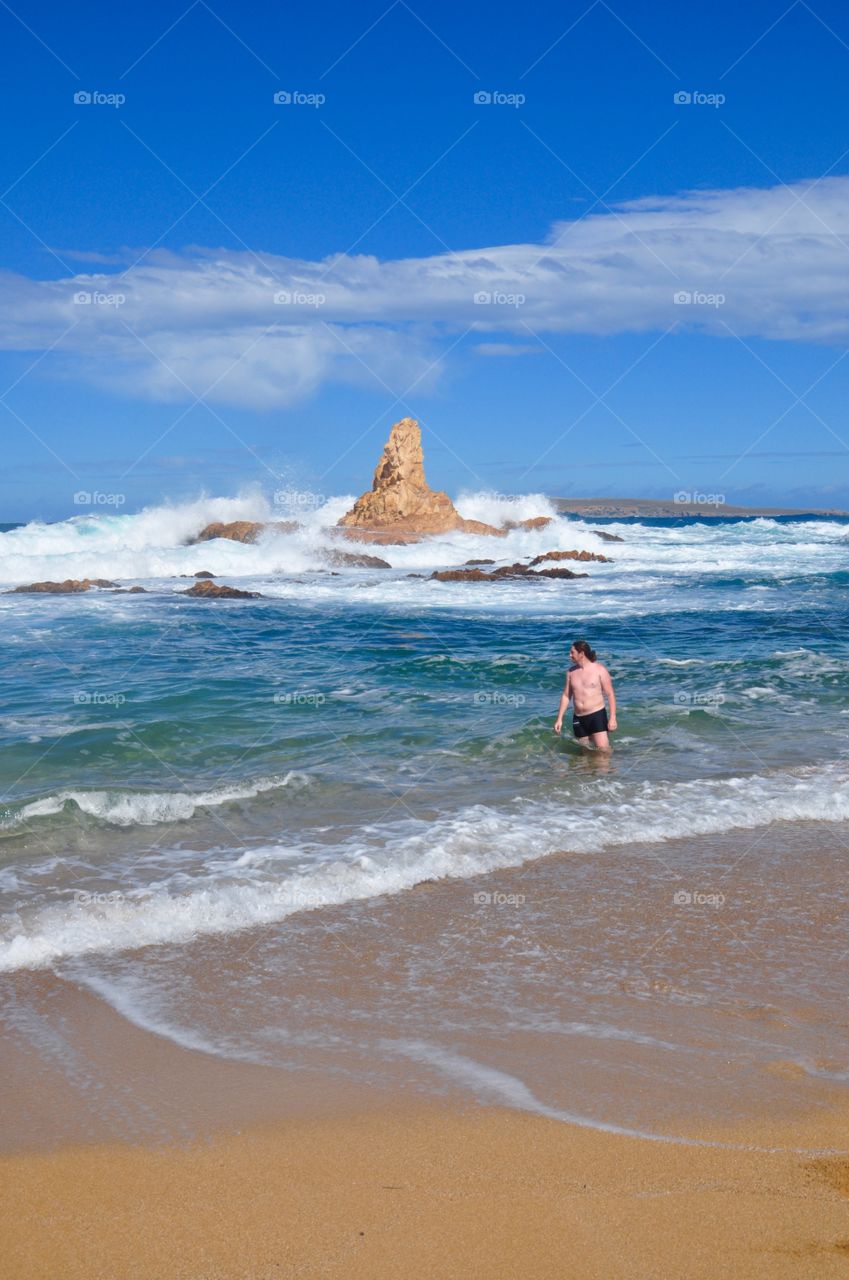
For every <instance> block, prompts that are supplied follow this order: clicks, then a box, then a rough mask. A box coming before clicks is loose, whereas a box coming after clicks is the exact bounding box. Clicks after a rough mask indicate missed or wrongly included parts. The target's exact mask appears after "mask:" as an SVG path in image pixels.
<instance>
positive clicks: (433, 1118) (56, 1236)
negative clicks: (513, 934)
mask: <svg viewBox="0 0 849 1280" xmlns="http://www.w3.org/2000/svg"><path fill="white" fill-rule="evenodd" d="M713 1136H714V1137H715V1138H717V1139H718V1140H720V1141H725V1142H731V1143H738V1144H740V1146H741V1147H745V1146H747V1145H749V1144H751V1146H752V1147H765V1146H780V1147H783V1148H794V1147H799V1148H802V1149H804V1150H805V1151H812V1150H815V1149H817V1148H831V1149H841V1150H843V1151H849V1115H847V1114H845V1113H844V1114H841V1115H838V1116H834V1115H831V1116H828V1117H827V1118H824V1117H822V1116H820V1117H818V1118H817V1119H815V1120H811V1121H806V1122H804V1123H798V1124H794V1125H782V1126H781V1128H780V1129H775V1130H773V1129H771V1128H770V1127H769V1125H767V1124H761V1125H754V1126H750V1127H747V1128H746V1129H741V1130H737V1131H733V1132H717V1133H716V1134H715V1135H713ZM2 1175H3V1180H4V1183H5V1185H6V1188H7V1194H6V1195H5V1196H4V1198H3V1209H2V1219H0V1230H1V1231H2V1239H3V1247H2V1252H3V1257H4V1261H3V1265H2V1275H3V1276H4V1277H10V1278H11V1277H20V1276H27V1277H32V1280H40V1278H44V1280H48V1278H50V1280H53V1278H54V1277H57V1276H62V1277H63V1280H93V1278H94V1277H107V1276H108V1277H109V1278H110V1280H124V1278H127V1280H129V1278H130V1277H138V1276H145V1277H150V1278H151V1280H154V1278H156V1280H237V1278H238V1280H248V1278H250V1280H266V1277H269V1278H270V1277H293V1278H294V1277H306V1276H328V1277H331V1276H338V1277H345V1278H346V1280H358V1278H360V1277H362V1278H363V1280H366V1278H368V1280H382V1278H383V1277H386V1278H387V1280H388V1278H389V1277H393V1278H394V1277H402V1276H403V1277H405V1278H409V1280H417V1278H418V1277H428V1278H430V1277H432V1276H440V1277H446V1278H449V1277H458V1278H462V1280H467V1278H468V1280H471V1278H472V1277H481V1278H484V1277H487V1278H493V1277H504V1278H506V1277H522V1278H523V1280H548V1278H549V1277H550V1278H551V1280H554V1278H555V1277H556V1278H557V1280H562V1278H563V1277H566V1276H568V1277H573V1278H574V1280H612V1278H613V1277H623V1278H624V1277H633V1276H640V1277H659V1278H660V1277H663V1278H666V1277H673V1276H674V1277H677V1278H680V1280H722V1278H724V1277H728V1278H729V1280H731V1277H734V1280H741V1278H745V1277H750V1276H751V1277H755V1276H757V1277H769V1278H770V1280H772V1278H775V1280H779V1278H780V1280H784V1278H785V1277H786V1278H787V1280H790V1278H791V1277H792V1278H796V1277H806V1276H813V1275H816V1276H820V1277H830V1276H835V1277H837V1276H843V1275H845V1273H846V1265H847V1257H849V1222H847V1192H849V1157H847V1156H845V1155H844V1156H842V1157H838V1156H814V1155H811V1154H803V1153H802V1152H795V1151H792V1150H789V1151H782V1152H775V1151H772V1152H767V1151H763V1150H742V1149H738V1150H724V1149H720V1148H716V1147H710V1146H697V1145H694V1146H683V1145H672V1144H661V1143H656V1142H649V1141H642V1140H639V1139H632V1138H624V1137H620V1136H616V1135H610V1134H605V1133H599V1132H595V1131H590V1130H585V1129H578V1128H575V1127H572V1126H569V1125H564V1124H561V1123H558V1122H556V1121H552V1120H547V1119H542V1118H539V1117H536V1116H530V1115H523V1114H521V1113H515V1112H510V1111H506V1110H501V1109H472V1110H462V1111H461V1110H451V1109H447V1108H446V1109H442V1108H433V1107H430V1108H424V1109H422V1108H405V1107H403V1106H401V1105H396V1106H394V1107H391V1108H388V1109H386V1110H382V1111H380V1112H377V1113H374V1112H369V1113H367V1114H352V1115H350V1116H347V1117H345V1118H339V1117H338V1116H335V1117H333V1118H326V1119H323V1120H320V1119H310V1120H302V1121H289V1122H287V1123H286V1124H283V1125H276V1126H268V1127H263V1128H258V1129H248V1130H245V1131H243V1132H241V1133H231V1134H217V1135H215V1136H213V1137H210V1138H209V1139H208V1140H207V1141H203V1142H195V1143H192V1144H191V1145H187V1146H165V1147H162V1146H160V1147H139V1146H130V1145H127V1146H110V1145H102V1146H101V1145H95V1146H89V1147H72V1148H63V1149H61V1150H59V1151H57V1152H55V1153H48V1154H24V1155H16V1156H7V1157H6V1158H4V1160H3V1169H2Z"/></svg>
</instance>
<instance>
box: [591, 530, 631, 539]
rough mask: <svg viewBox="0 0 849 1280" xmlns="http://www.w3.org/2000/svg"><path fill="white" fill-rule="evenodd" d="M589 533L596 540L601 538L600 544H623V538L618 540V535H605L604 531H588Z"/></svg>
mask: <svg viewBox="0 0 849 1280" xmlns="http://www.w3.org/2000/svg"><path fill="white" fill-rule="evenodd" d="M590 533H594V534H595V536H596V537H597V538H601V540H602V542H624V541H625V539H624V538H620V537H619V534H618V533H607V531H606V530H605V529H590Z"/></svg>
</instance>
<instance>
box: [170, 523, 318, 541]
mask: <svg viewBox="0 0 849 1280" xmlns="http://www.w3.org/2000/svg"><path fill="white" fill-rule="evenodd" d="M300 527H301V526H300V525H299V524H298V522H297V520H272V521H271V523H270V524H263V523H262V522H261V521H258V520H231V521H230V522H229V523H227V524H225V523H223V522H222V521H221V520H214V521H213V523H212V524H208V525H207V526H206V528H205V529H201V531H200V533H199V534H198V535H197V537H196V538H190V539H189V543H188V545H189V546H194V545H195V544H196V543H198V542H211V541H212V540H213V538H228V539H229V540H230V541H231V542H256V540H257V538H258V537H259V535H260V534H261V533H264V532H265V530H266V529H274V530H276V532H277V533H294V532H295V530H296V529H299V528H300Z"/></svg>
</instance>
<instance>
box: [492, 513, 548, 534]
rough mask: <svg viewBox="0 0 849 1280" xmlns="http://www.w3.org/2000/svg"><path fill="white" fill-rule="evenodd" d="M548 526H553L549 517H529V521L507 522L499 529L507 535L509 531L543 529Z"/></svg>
mask: <svg viewBox="0 0 849 1280" xmlns="http://www.w3.org/2000/svg"><path fill="white" fill-rule="evenodd" d="M550 524H554V519H553V518H552V517H551V516H531V517H530V519H529V520H508V521H507V523H506V524H504V525H502V526H501V527H502V529H503V530H504V532H505V533H509V531H510V530H511V529H545V528H546V527H547V526H548V525H550Z"/></svg>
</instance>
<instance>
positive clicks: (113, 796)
mask: <svg viewBox="0 0 849 1280" xmlns="http://www.w3.org/2000/svg"><path fill="white" fill-rule="evenodd" d="M308 783H309V777H308V775H307V774H304V773H298V772H296V771H294V770H290V771H289V772H288V773H287V774H285V775H283V776H282V777H272V778H258V779H256V780H255V781H253V782H245V783H237V784H235V785H233V786H230V787H219V788H217V789H214V790H212V791H197V792H195V791H78V790H77V791H72V790H69V791H58V792H56V793H54V794H51V795H48V796H44V797H42V798H41V799H40V800H31V801H30V802H29V803H28V804H25V805H22V806H21V808H19V809H17V810H14V811H13V812H11V813H10V814H8V815H7V816H6V817H4V818H3V819H2V821H0V830H7V831H8V830H10V829H13V828H15V827H20V826H23V825H24V824H25V823H28V822H31V821H32V820H33V819H34V818H48V817H55V815H56V814H59V813H62V812H63V811H64V810H65V809H66V808H68V807H69V806H72V807H73V809H74V810H76V811H78V812H80V813H84V814H86V815H87V816H88V817H91V818H96V819H97V820H98V821H99V822H105V823H107V824H109V825H110V826H114V827H132V826H142V827H148V826H155V825H156V824H157V823H159V822H182V821H185V820H186V819H188V818H192V817H194V815H195V813H196V812H197V810H198V809H206V808H215V807H217V806H219V805H225V804H232V803H233V802H234V801H237V800H250V799H253V797H254V796H258V795H260V794H262V793H263V792H265V791H276V790H278V789H279V788H281V787H303V786H307V784H308Z"/></svg>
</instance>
